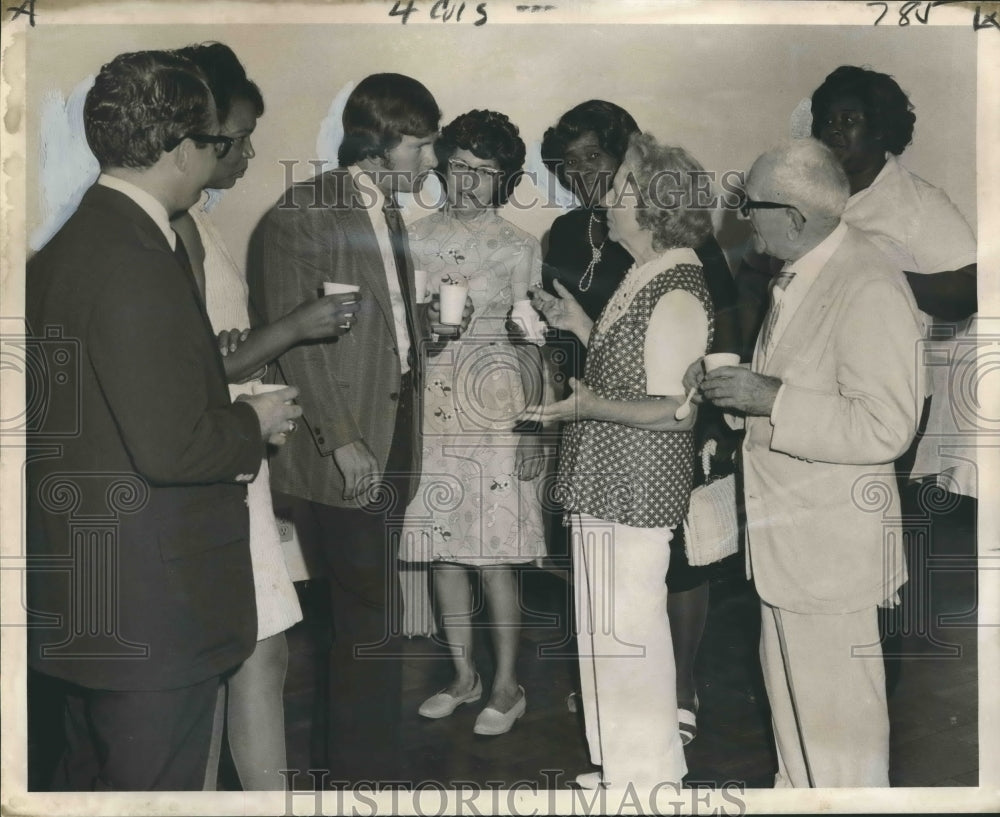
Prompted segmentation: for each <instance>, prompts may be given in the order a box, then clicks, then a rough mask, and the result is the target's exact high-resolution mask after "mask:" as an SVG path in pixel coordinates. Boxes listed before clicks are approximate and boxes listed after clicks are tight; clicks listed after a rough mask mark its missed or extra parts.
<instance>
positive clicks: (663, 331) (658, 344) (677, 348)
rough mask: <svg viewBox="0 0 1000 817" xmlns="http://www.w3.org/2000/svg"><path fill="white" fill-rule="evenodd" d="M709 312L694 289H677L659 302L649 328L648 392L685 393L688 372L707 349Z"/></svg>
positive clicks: (647, 358) (647, 336) (645, 353)
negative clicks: (707, 312)
mask: <svg viewBox="0 0 1000 817" xmlns="http://www.w3.org/2000/svg"><path fill="white" fill-rule="evenodd" d="M706 340H708V316H707V315H706V314H705V309H704V307H703V306H702V305H701V302H700V301H699V300H698V299H697V298H696V297H695V296H694V295H692V294H691V293H690V292H685V291H684V290H682V289H675V290H673V291H671V292H668V293H666V294H665V295H664V296H663V297H662V298H660V300H659V301H658V302H657V304H656V307H655V308H654V309H653V314H652V316H651V317H650V319H649V326H648V327H647V329H646V346H645V351H644V360H645V366H646V394H649V395H655V396H666V395H676V394H683V392H684V386H683V382H682V381H683V379H684V372H686V371H687V368H688V366H690V365H691V363H693V362H694V361H695V360H697V359H698V358H699V357H701V356H702V355H703V354H704V353H705V341H706Z"/></svg>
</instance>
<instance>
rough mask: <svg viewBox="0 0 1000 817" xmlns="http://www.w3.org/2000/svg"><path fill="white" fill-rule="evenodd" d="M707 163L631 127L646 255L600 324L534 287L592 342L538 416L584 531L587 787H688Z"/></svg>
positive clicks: (635, 213)
mask: <svg viewBox="0 0 1000 817" xmlns="http://www.w3.org/2000/svg"><path fill="white" fill-rule="evenodd" d="M703 172H704V171H702V168H701V166H700V165H699V164H698V163H697V162H696V161H695V160H694V159H693V158H691V156H689V155H688V154H687V152H686V151H684V150H683V149H682V148H677V147H667V146H662V145H660V144H658V143H657V142H656V140H655V139H654V138H653V137H651V136H649V135H646V134H634V135H633V136H632V137H631V139H630V142H629V149H628V151H627V153H626V155H625V160H624V162H623V163H622V165H621V167H620V168H619V169H618V172H617V174H616V175H615V178H614V183H613V185H612V190H611V192H610V194H609V197H608V201H607V207H608V226H609V236H610V237H611V238H612V239H613V240H615V241H617V242H618V243H620V244H621V245H622V246H624V247H625V248H626V249H627V250H628V251H629V253H630V254H631V255H632V257H633V258H634V259H635V264H634V265H633V267H632V269H630V270H629V272H628V273H627V274H626V276H625V278H624V280H623V281H622V283H621V284H620V285H619V287H618V289H617V290H616V291H615V293H614V295H613V296H612V297H611V300H610V301H609V302H608V304H607V306H606V307H605V308H604V310H603V311H602V313H601V315H600V317H599V318H598V320H597V322H596V323H595V322H593V321H591V319H590V318H589V317H587V315H586V313H585V312H584V310H583V309H582V307H581V306H580V305H579V304H578V303H577V302H576V301H575V300H574V299H573V297H572V296H571V295H570V293H569V292H568V290H566V289H565V288H564V287H562V286H561V285H560V284H559V283H556V284H555V287H556V290H557V292H558V293H559V295H560V296H561V297H553V296H551V295H548V294H546V293H544V292H541V291H537V290H536V293H535V306H536V307H537V308H538V309H540V310H541V311H542V312H543V313H544V315H545V317H546V319H547V320H548V322H549V324H550V325H552V326H554V327H556V328H558V329H565V330H568V331H571V332H573V333H574V334H575V335H576V336H577V337H578V338H580V340H581V341H582V342H583V343H584V344H585V345H586V346H587V358H586V365H585V369H584V375H583V379H582V380H578V379H576V378H571V379H570V386H571V388H572V390H573V393H572V395H571V396H570V397H569V398H568V399H566V400H563V401H561V402H558V403H554V404H551V405H549V406H546V407H544V408H543V409H541V410H540V411H539V412H537V413H536V414H537V417H538V419H541V420H542V421H543V422H554V421H566V422H567V427H566V429H565V430H564V432H563V441H562V449H561V452H560V460H559V484H560V488H561V490H562V492H563V506H564V507H565V508H566V509H567V512H568V513H567V516H568V521H569V522H570V524H571V525H572V528H573V563H574V588H575V593H576V604H577V626H578V630H579V632H578V637H577V645H578V649H579V660H580V676H581V677H580V683H581V697H582V700H583V707H584V717H585V722H586V732H587V742H588V744H589V747H590V755H591V760H592V761H593V763H594V764H595V765H597V766H600V767H601V770H600V771H592V772H588V773H585V774H581V775H580V776H578V777H577V783H578V784H579V785H581V786H583V787H586V788H593V787H596V786H598V785H601V784H603V785H605V786H611V787H615V788H619V787H622V788H624V787H627V786H628V785H634V786H636V787H651V786H655V785H656V784H658V783H660V784H662V783H664V782H674V783H677V784H679V783H680V780H681V778H682V777H683V776H684V774H685V773H686V771H687V766H686V764H685V760H684V751H683V748H682V744H681V736H680V732H679V729H678V722H677V696H676V687H675V671H674V655H673V650H672V647H671V636H670V627H669V624H668V622H667V618H666V616H665V615H664V610H665V609H666V603H667V587H666V584H665V582H664V577H665V576H666V574H667V569H668V564H669V561H670V545H669V543H670V539H671V537H672V531H673V529H674V528H676V526H677V525H679V524H680V523H681V521H682V520H683V518H684V516H685V515H686V513H687V507H688V500H689V498H690V494H691V486H692V479H693V470H694V469H693V463H694V440H693V434H692V426H693V424H694V417H693V415H688V416H687V417H686V418H685V419H683V420H678V419H676V418H675V412H676V410H677V408H678V407H679V406H680V404H681V403H682V402H683V400H684V393H683V386H682V383H681V381H682V378H683V375H684V372H685V370H686V369H687V367H688V366H689V365H690V364H691V363H692V362H693V361H694V360H697V359H698V358H699V357H701V356H702V355H703V354H705V352H706V351H707V350H708V349H709V347H710V345H711V342H712V332H713V308H712V302H711V298H710V296H709V294H708V290H707V288H706V286H705V280H704V275H703V272H702V267H701V263H700V262H699V260H698V256H697V255H696V254H695V252H694V250H693V249H691V248H693V247H698V246H700V245H701V244H702V243H703V242H704V241H705V239H706V238H707V237H708V235H709V234H710V232H711V229H712V227H711V221H710V218H709V215H708V212H707V211H705V210H704V209H697V208H695V207H692V206H691V204H692V202H695V201H696V200H697V199H696V190H695V187H696V184H697V178H698V174H699V173H703Z"/></svg>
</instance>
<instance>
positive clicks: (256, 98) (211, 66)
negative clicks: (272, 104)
mask: <svg viewBox="0 0 1000 817" xmlns="http://www.w3.org/2000/svg"><path fill="white" fill-rule="evenodd" d="M177 53H178V54H179V55H180V56H182V57H185V58H187V59H189V60H191V62H193V63H194V64H195V65H197V66H198V67H199V68H200V69H201V72H202V73H203V74H204V75H205V79H206V80H208V87H209V89H210V90H211V91H212V96H214V97H215V110H216V111H217V112H218V115H219V124H220V125H221V124H223V123H224V122H225V121H226V119H227V117H228V116H229V111H230V109H231V108H232V106H233V102H234V101H235V100H238V99H244V100H246V101H247V102H249V103H250V104H251V105H252V106H253V109H254V113H255V114H256V115H257V116H258V117H260V116H261V115H263V113H264V97H263V96H261V93H260V88H258V87H257V84H256V83H255V82H254V81H253V80H251V79H249V78H248V77H247V72H246V69H245V68H244V67H243V64H242V63H241V62H240V61H239V59H238V58H237V56H236V54H235V53H233V49H231V48H230V47H229V46H228V45H225V44H224V43H213V42H210V43H201V44H200V45H189V46H186V47H185V48H178V49H177Z"/></svg>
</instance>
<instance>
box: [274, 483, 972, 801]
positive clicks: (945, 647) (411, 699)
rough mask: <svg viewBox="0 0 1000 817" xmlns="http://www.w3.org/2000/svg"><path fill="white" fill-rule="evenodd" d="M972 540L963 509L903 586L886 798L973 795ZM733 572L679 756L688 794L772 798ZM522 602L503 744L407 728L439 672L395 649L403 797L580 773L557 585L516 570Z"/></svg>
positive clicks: (316, 600)
mask: <svg viewBox="0 0 1000 817" xmlns="http://www.w3.org/2000/svg"><path fill="white" fill-rule="evenodd" d="M973 529H974V528H973V520H972V514H971V511H970V506H969V504H968V503H966V504H963V506H962V507H960V508H959V509H958V511H957V512H953V513H951V514H949V515H948V516H947V517H942V518H941V519H940V520H939V521H937V522H936V523H935V527H934V538H933V540H932V542H931V545H930V555H931V561H930V565H931V567H932V575H931V577H930V579H929V580H927V579H920V578H919V577H915V578H914V579H913V585H914V587H917V586H919V587H921V588H922V590H921V593H924V594H927V595H922V596H921V598H923V599H927V601H926V605H928V606H924V607H922V608H921V609H922V610H923V612H922V613H921V614H920V618H919V619H918V620H917V622H916V623H915V624H914V623H911V624H910V625H909V626H908V632H906V634H905V635H904V637H903V638H902V652H904V653H906V654H907V656H906V657H905V658H903V659H901V674H900V679H899V682H898V685H897V686H896V688H895V690H894V692H893V694H892V695H891V697H890V702H889V705H890V719H891V726H892V732H891V769H890V777H891V782H892V784H893V785H894V786H975V785H978V766H979V762H978V739H977V709H978V707H977V697H978V693H977V660H976V629H975V605H976V591H975V575H974V571H973V565H974V562H973V560H972V550H971V547H972V546H971V543H972V541H973V536H972V532H973ZM740 562H741V557H737V558H734V559H730V560H728V561H727V562H725V563H723V564H722V565H719V566H718V567H717V569H716V570H715V573H714V576H713V578H712V581H711V601H710V611H709V618H708V623H707V626H706V631H705V636H704V639H703V642H702V647H701V650H700V653H699V660H698V673H697V674H698V683H699V690H698V695H699V699H700V702H701V709H700V712H699V715H698V728H699V734H698V738H697V739H696V740H695V741H694V742H693V743H692V744H690V745H689V746H688V747H687V761H688V767H689V774H688V777H687V778H685V783H686V784H687V785H694V784H695V783H699V784H709V785H713V784H714V785H722V784H724V783H726V782H729V781H738V782H741V783H743V784H744V785H745V786H746V787H748V788H757V787H770V785H771V783H772V779H773V775H774V771H775V758H774V750H773V746H772V741H771V736H770V725H769V714H768V709H767V699H766V696H765V693H764V689H763V682H762V679H761V676H760V669H759V665H758V660H757V639H758V632H759V611H758V600H757V597H756V594H755V592H754V590H753V587H752V585H751V584H750V583H748V582H746V581H745V580H744V578H743V575H742V564H741V563H740ZM300 592H301V596H302V599H303V603H304V608H305V610H306V619H305V620H304V621H303V622H302V623H301V624H299V625H298V626H297V627H296V628H294V629H293V630H292V631H290V633H289V644H290V653H291V658H290V666H289V674H288V680H287V682H286V692H285V701H286V717H287V732H288V760H289V766H290V767H291V768H298V769H302V770H305V769H309V768H312V767H314V766H315V765H316V764H315V763H313V761H312V758H314V757H318V756H319V755H316V754H314V750H315V749H316V748H317V747H318V746H320V745H321V741H322V735H321V734H320V733H319V729H318V728H317V727H316V724H317V722H318V721H317V718H316V713H317V705H318V703H319V699H318V698H317V687H318V686H319V684H320V679H321V675H322V665H323V662H324V660H325V657H324V655H323V652H322V643H323V639H324V637H325V632H326V630H325V611H326V605H325V599H324V593H325V588H324V587H323V586H322V583H317V582H312V583H309V584H308V585H307V586H305V587H302V588H301V591H300ZM917 595H920V594H917ZM522 599H523V603H524V606H525V609H526V611H529V612H526V614H525V622H524V631H523V636H522V649H521V655H520V659H519V675H520V680H521V683H522V684H523V685H524V687H525V689H526V693H527V702H528V707H527V713H526V715H525V716H524V717H523V718H522V719H521V720H520V721H518V722H517V724H516V725H515V727H514V728H513V730H512V731H511V732H509V733H508V734H506V735H503V736H499V737H492V738H488V737H479V736H476V735H474V734H473V733H472V725H473V722H474V720H475V717H476V714H477V712H478V710H479V708H480V707H481V704H478V705H474V706H466V707H460V708H459V709H458V710H457V711H456V712H455V714H454V715H452V716H451V717H449V718H445V719H441V720H437V721H431V720H426V719H424V718H421V717H419V716H418V715H417V707H418V706H419V704H420V702H421V701H422V700H423V699H424V698H425V697H427V696H428V695H429V694H431V693H433V692H434V691H436V690H438V689H440V688H441V687H442V686H444V685H445V684H446V683H447V682H448V680H449V678H450V663H449V661H448V659H447V656H446V652H445V649H444V647H443V646H441V645H440V644H436V643H434V642H433V641H432V640H430V639H426V638H416V639H411V640H408V641H406V642H405V647H404V650H405V652H406V659H405V661H404V693H403V714H402V740H403V745H404V748H405V751H406V755H407V758H408V764H409V768H408V770H407V778H408V779H409V780H411V781H413V783H414V784H416V783H417V782H419V781H425V780H431V781H437V782H440V783H441V784H443V785H445V786H448V785H449V784H450V783H454V782H458V781H469V782H472V783H478V784H479V785H481V786H486V785H490V784H492V785H494V786H496V785H498V784H499V781H503V783H505V784H506V785H508V786H509V785H513V784H515V783H518V782H520V781H530V782H532V783H535V784H537V785H538V786H539V787H541V788H564V787H565V785H566V781H567V780H572V779H573V777H574V776H575V775H576V774H577V773H579V772H581V771H586V770H588V769H590V768H591V767H590V764H589V760H588V755H587V751H586V746H585V741H584V737H583V728H582V716H581V715H580V714H579V713H574V712H571V711H570V709H569V708H568V706H567V696H568V695H569V694H570V693H571V692H572V691H573V690H574V689H575V688H576V685H577V682H576V662H575V654H574V645H573V642H572V639H571V638H569V636H568V627H569V624H570V619H569V614H568V613H569V611H570V610H571V606H570V596H569V591H568V585H567V582H566V581H565V577H562V576H560V575H558V574H557V573H555V572H549V571H543V570H539V569H536V568H528V569H526V570H525V571H524V574H523V586H522ZM928 622H929V623H928ZM484 623H485V622H484ZM925 625H926V626H925ZM905 629H906V627H905V625H904V631H905ZM479 635H480V636H481V643H479V645H478V649H479V653H478V655H479V656H483V657H484V658H485V659H487V660H488V656H489V654H490V649H489V643H488V640H487V638H486V633H485V632H482V633H480V634H479ZM481 669H482V670H483V673H484V677H489V674H490V666H489V665H488V663H484V662H481ZM487 695H488V690H487ZM484 698H485V696H484ZM296 788H303V789H311V788H312V781H311V779H310V778H308V777H303V778H301V780H300V781H299V782H298V783H297V785H296Z"/></svg>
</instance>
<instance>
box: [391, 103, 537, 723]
mask: <svg viewBox="0 0 1000 817" xmlns="http://www.w3.org/2000/svg"><path fill="white" fill-rule="evenodd" d="M435 150H436V151H437V154H438V159H439V162H440V165H439V168H438V169H439V172H440V174H441V177H442V179H443V180H444V186H445V190H446V202H445V205H444V207H443V208H442V209H441V210H440V211H438V212H436V213H433V214H432V215H430V216H427V217H426V218H423V219H420V220H419V221H417V222H416V223H415V224H414V225H413V227H412V228H411V230H410V247H411V249H412V251H413V257H414V260H415V263H416V265H417V267H418V268H420V269H423V270H426V272H427V279H428V281H430V282H433V283H434V284H435V285H436V284H437V282H439V281H442V280H449V281H452V282H454V281H458V282H461V283H464V284H466V285H468V288H469V296H470V297H471V298H472V302H473V304H474V306H475V317H474V319H473V321H472V323H471V324H470V325H469V328H468V331H466V332H465V334H464V335H463V336H462V341H461V343H459V344H455V347H454V348H453V349H451V350H450V351H449V352H447V353H444V354H441V355H439V356H437V357H434V358H431V359H430V360H429V361H428V364H427V370H426V373H425V377H424V383H425V386H424V390H423V400H424V410H423V415H424V426H423V447H424V449H423V450H424V460H423V472H422V475H421V480H420V484H419V486H418V489H417V494H416V497H415V498H414V499H413V502H412V503H411V504H410V506H409V507H408V508H407V518H406V535H405V536H404V538H403V543H402V547H401V549H400V558H401V559H403V560H404V561H409V562H427V563H430V564H431V565H432V573H433V586H434V598H435V605H436V607H437V611H438V613H440V615H441V618H442V623H443V626H444V632H445V635H446V639H447V643H448V646H449V648H450V650H451V654H452V660H453V664H454V671H455V674H454V678H453V679H452V681H451V683H449V684H448V685H447V686H446V687H445V688H444V689H442V690H441V691H440V692H438V693H437V694H435V695H432V696H431V697H430V698H428V699H427V700H426V701H424V702H423V704H422V705H421V706H420V709H419V712H420V714H421V715H422V716H424V717H425V718H443V717H447V716H449V715H451V714H452V713H453V712H454V711H455V709H456V708H457V707H458V706H460V705H462V704H465V703H473V702H475V701H478V700H479V699H480V698H481V697H482V694H483V683H482V681H481V679H480V676H479V673H478V672H477V665H476V660H475V654H474V650H473V635H474V633H473V629H472V622H471V617H472V612H473V606H472V593H471V586H470V579H471V578H472V577H475V578H478V579H479V580H480V581H481V582H482V587H483V596H484V599H485V602H486V606H487V607H488V609H489V612H490V617H491V619H492V624H493V627H492V636H493V645H494V652H495V668H496V669H495V672H494V677H493V683H492V688H491V690H490V697H489V700H488V703H487V706H486V707H485V708H484V709H483V710H482V711H481V712H480V713H479V715H478V717H477V718H476V721H475V724H474V726H473V731H474V732H475V733H476V734H480V735H500V734H503V733H505V732H507V731H509V730H510V728H511V727H512V726H513V724H514V722H515V721H516V720H517V719H518V718H520V717H521V716H522V715H523V714H524V712H525V707H526V697H525V692H524V689H523V688H522V687H521V686H520V685H519V684H518V682H517V674H516V666H515V665H516V659H517V652H518V644H519V640H520V605H519V604H518V596H517V588H518V579H517V573H516V568H517V566H518V565H522V564H525V563H528V562H532V561H534V560H535V559H538V558H540V557H541V556H543V555H544V554H545V542H544V535H543V528H542V520H541V503H540V501H539V498H538V495H537V492H536V491H535V490H534V489H533V487H532V485H531V481H532V480H534V479H536V478H537V477H538V475H539V473H540V472H541V459H540V456H539V455H540V454H541V448H540V446H539V443H538V438H537V437H535V436H532V435H527V434H525V435H521V434H517V433H514V432H512V428H513V427H514V425H515V423H516V422H517V420H518V419H519V418H520V417H521V415H522V413H523V411H524V409H525V407H526V406H531V405H534V404H536V403H538V401H539V400H540V396H541V357H540V355H539V353H538V349H537V348H536V347H535V346H532V345H531V344H518V345H515V344H513V343H511V342H510V341H509V340H508V335H507V329H506V319H507V314H508V312H510V310H511V308H512V307H515V315H518V314H524V313H527V316H528V321H529V322H530V320H531V319H532V318H535V319H536V320H537V316H536V315H535V313H534V311H533V310H532V309H531V305H530V302H529V301H528V295H527V293H528V288H529V285H530V284H534V283H537V282H538V281H539V279H540V276H541V250H540V248H539V246H538V241H537V240H535V239H534V238H533V237H532V236H530V235H528V234H527V233H525V232H524V231H523V230H521V229H519V228H518V227H515V226H514V225H513V224H511V223H510V222H509V221H507V220H506V219H504V218H502V217H501V216H500V215H499V214H498V213H497V208H498V207H500V206H501V205H503V204H504V203H505V202H506V201H507V198H508V197H509V195H510V193H511V192H512V190H513V189H514V186H515V185H516V184H517V182H518V179H519V177H520V176H521V167H522V164H523V162H524V155H525V146H524V142H523V141H522V140H521V137H520V136H519V135H518V130H517V128H516V127H515V126H514V124H513V123H512V122H511V121H510V120H509V119H508V118H507V117H506V116H504V115H503V114H501V113H496V112H494V111H484V110H475V111H470V112H468V113H465V114H462V115H461V116H459V117H458V118H457V119H455V120H454V121H453V122H451V123H449V124H448V125H447V126H445V128H444V129H443V130H442V131H441V136H440V138H439V139H438V141H437V143H436V144H435ZM434 288H436V286H435V287H434Z"/></svg>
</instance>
